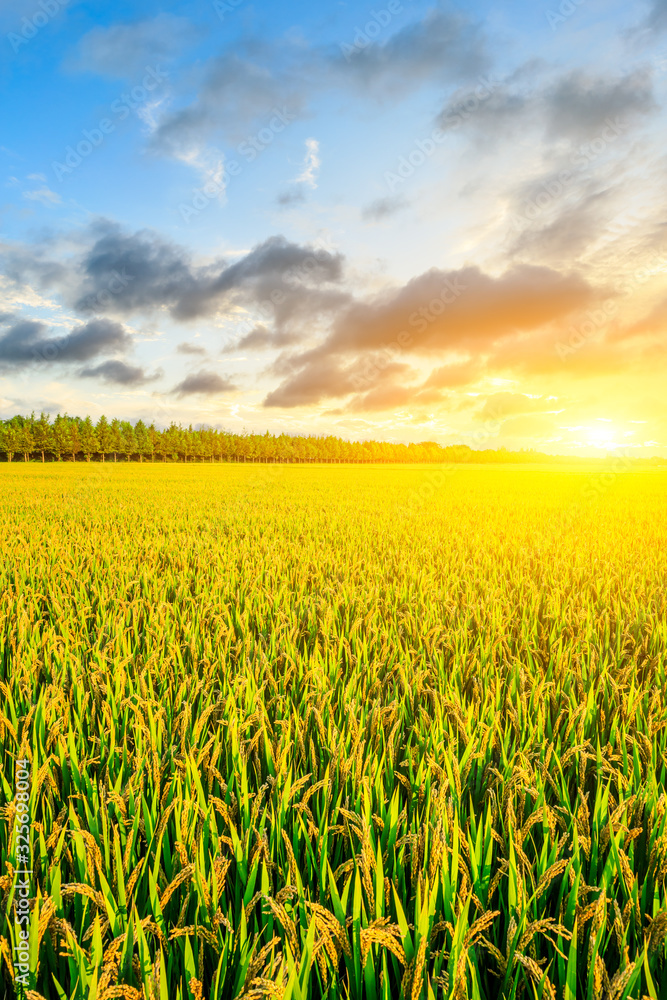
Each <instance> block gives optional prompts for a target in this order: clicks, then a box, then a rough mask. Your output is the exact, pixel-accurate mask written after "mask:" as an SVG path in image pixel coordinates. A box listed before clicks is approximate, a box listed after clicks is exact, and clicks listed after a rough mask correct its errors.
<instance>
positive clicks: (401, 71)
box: [152, 5, 489, 156]
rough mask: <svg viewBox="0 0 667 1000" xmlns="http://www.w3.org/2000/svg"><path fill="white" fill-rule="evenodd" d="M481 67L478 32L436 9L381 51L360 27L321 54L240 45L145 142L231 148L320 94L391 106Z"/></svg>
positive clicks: (174, 148)
mask: <svg viewBox="0 0 667 1000" xmlns="http://www.w3.org/2000/svg"><path fill="white" fill-rule="evenodd" d="M488 63H489V56H488V54H487V51H486V48H485V43H484V40H483V36H482V32H481V29H480V27H479V26H478V25H477V24H475V23H473V22H472V21H471V20H470V18H469V17H467V16H466V15H464V14H462V13H459V12H456V11H451V10H445V9H444V7H443V6H441V5H438V6H437V7H435V8H432V9H431V10H430V11H428V12H427V13H426V14H425V15H424V16H423V17H422V18H421V19H420V20H417V21H414V22H413V23H412V24H409V25H407V26H405V27H404V28H401V29H400V30H398V31H396V32H394V33H393V34H391V35H389V37H388V38H387V40H386V41H385V42H384V43H383V44H378V43H375V42H372V41H371V40H370V38H368V37H366V41H364V32H363V26H362V28H361V33H359V32H357V33H356V34H354V35H353V34H352V33H351V35H350V38H349V40H342V41H341V44H340V45H338V46H335V47H331V48H328V49H322V48H320V49H316V48H308V47H307V46H305V45H304V43H303V40H293V39H290V38H289V37H285V38H283V39H282V40H281V45H280V47H279V48H277V47H271V46H268V45H267V44H266V43H264V42H262V41H260V40H258V39H256V38H245V39H243V38H242V39H239V40H238V41H236V42H235V43H234V46H233V48H232V47H230V48H228V49H226V50H224V51H223V52H221V53H220V54H219V55H218V56H217V57H216V58H214V59H213V60H211V62H210V63H209V65H208V67H207V69H206V73H205V77H204V79H203V81H202V83H201V84H200V86H199V88H198V93H197V97H196V99H195V100H194V101H193V102H192V103H191V104H190V105H187V106H186V107H181V108H179V109H178V110H177V111H173V112H172V113H170V114H169V115H167V116H165V118H164V119H163V120H162V122H161V123H160V125H159V127H158V129H157V131H156V133H155V135H154V136H153V140H152V142H153V145H154V147H155V148H157V149H158V150H161V151H163V152H167V153H170V154H172V155H177V156H178V155H183V153H184V152H185V151H186V150H188V149H192V148H198V147H200V146H201V144H202V142H203V141H206V140H207V139H208V138H209V137H210V136H211V135H212V134H214V133H216V134H219V133H220V132H222V134H223V135H225V137H226V138H227V139H228V140H229V141H233V142H237V141H239V140H240V139H243V136H244V131H247V130H248V129H250V128H257V127H260V125H263V126H264V127H267V126H268V127H271V126H270V121H271V119H272V116H273V115H275V109H276V108H277V109H278V110H281V111H283V113H285V115H286V117H287V119H288V121H290V120H294V119H296V118H299V117H302V116H303V115H304V114H305V113H307V111H308V108H309V104H310V101H311V99H312V97H313V96H314V95H315V94H317V93H321V92H323V91H326V90H330V89H336V90H340V89H341V88H343V89H345V88H347V89H351V90H352V91H353V92H354V94H355V97H359V96H362V97H364V98H367V99H368V98H370V99H373V100H380V101H384V100H387V99H391V100H393V101H397V100H399V99H402V98H404V97H406V96H407V95H409V94H410V93H412V92H413V91H414V90H415V89H416V88H417V87H419V86H421V85H422V84H432V83H442V84H445V83H448V82H451V81H452V80H455V81H461V80H472V79H475V78H476V77H477V76H478V75H479V73H481V72H482V71H483V70H484V69H485V68H486V67H487V65H488ZM277 131H282V128H280V129H277Z"/></svg>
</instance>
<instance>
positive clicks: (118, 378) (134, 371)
mask: <svg viewBox="0 0 667 1000" xmlns="http://www.w3.org/2000/svg"><path fill="white" fill-rule="evenodd" d="M79 376H80V377H81V378H99V379H101V380H102V381H103V382H109V383H111V384H113V385H144V384H145V383H146V382H155V381H156V379H159V378H161V377H162V372H156V373H154V374H153V375H148V374H147V373H146V371H145V370H144V369H143V368H139V367H136V366H134V365H128V364H126V362H125V361H104V362H102V364H101V365H97V367H96V368H83V369H82V370H81V371H80V372H79Z"/></svg>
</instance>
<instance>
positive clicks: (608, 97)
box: [544, 70, 657, 140]
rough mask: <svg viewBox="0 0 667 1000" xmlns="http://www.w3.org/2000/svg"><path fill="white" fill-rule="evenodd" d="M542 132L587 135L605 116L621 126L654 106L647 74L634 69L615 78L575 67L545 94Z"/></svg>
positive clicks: (574, 136)
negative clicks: (595, 75)
mask: <svg viewBox="0 0 667 1000" xmlns="http://www.w3.org/2000/svg"><path fill="white" fill-rule="evenodd" d="M544 104H545V109H544V110H545V116H546V117H545V124H546V133H547V135H548V136H551V137H554V138H567V139H577V140H584V139H591V138H593V137H594V136H595V134H596V132H597V131H598V130H599V129H600V128H601V127H602V126H604V124H605V122H606V121H607V120H608V119H611V120H613V121H618V122H619V123H620V124H621V125H623V126H624V127H625V128H627V127H629V124H630V122H631V121H632V120H633V119H635V118H637V117H638V116H642V115H646V114H648V113H649V112H650V111H653V110H655V108H656V107H657V105H656V103H655V100H654V98H653V88H652V85H651V78H650V75H649V74H648V73H647V72H644V71H641V70H638V71H636V72H634V73H630V74H628V75H627V76H624V77H621V78H620V79H618V80H607V79H604V78H592V77H590V76H588V75H587V74H585V73H582V72H580V71H579V70H575V71H573V72H572V73H570V74H568V75H567V76H565V77H563V78H562V79H561V80H560V81H559V82H558V83H557V84H556V85H555V86H554V87H553V88H551V89H550V90H549V91H547V93H546V94H545V100H544Z"/></svg>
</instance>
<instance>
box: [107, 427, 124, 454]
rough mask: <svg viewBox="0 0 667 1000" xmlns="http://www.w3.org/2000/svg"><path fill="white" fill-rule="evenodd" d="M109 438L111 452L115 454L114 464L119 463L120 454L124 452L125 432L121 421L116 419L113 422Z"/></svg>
mask: <svg viewBox="0 0 667 1000" xmlns="http://www.w3.org/2000/svg"><path fill="white" fill-rule="evenodd" d="M109 437H110V440H111V451H112V452H113V460H114V462H116V461H118V452H119V451H120V452H122V450H123V431H122V428H121V425H120V420H116V419H115V418H114V419H113V420H112V421H111V427H110V428H109Z"/></svg>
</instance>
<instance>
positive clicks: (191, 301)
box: [5, 221, 350, 329]
mask: <svg viewBox="0 0 667 1000" xmlns="http://www.w3.org/2000/svg"><path fill="white" fill-rule="evenodd" d="M85 238H87V240H88V243H89V244H90V245H89V246H88V247H87V249H85V250H84V251H83V252H82V253H81V254H80V255H79V256H78V257H77V258H75V259H74V260H73V261H72V262H71V263H70V265H69V266H68V267H65V266H64V265H61V264H59V263H53V262H52V261H50V260H48V259H46V258H45V257H44V255H43V254H42V253H41V252H40V251H37V250H36V251H35V252H33V253H31V252H30V251H29V250H28V249H26V248H13V249H8V250H5V258H6V261H7V269H8V272H9V273H10V275H11V276H12V277H13V278H14V279H15V280H17V281H26V280H28V279H36V280H37V281H38V283H39V284H40V286H41V287H56V288H58V289H59V290H62V292H63V294H64V295H65V297H66V298H67V300H68V302H71V304H72V306H73V308H75V309H76V310H77V311H80V312H83V313H87V312H90V311H91V310H99V311H103V312H104V313H107V314H108V313H111V314H114V315H121V316H124V315H129V314H132V313H134V312H144V313H150V312H154V311H156V310H160V309H166V310H167V311H168V312H169V313H170V314H171V316H172V317H173V318H174V319H178V320H192V319H197V318H199V317H202V316H207V315H214V314H215V313H217V312H221V311H225V310H229V309H231V308H232V307H233V306H237V305H241V306H244V307H254V308H259V309H260V311H262V313H263V314H266V315H270V316H271V318H272V319H273V320H274V322H275V325H276V327H277V328H278V329H288V328H289V327H290V326H295V325H297V324H299V323H303V321H304V320H307V321H308V322H312V321H313V320H314V319H315V317H317V315H318V314H328V313H330V312H331V311H332V310H335V309H337V308H339V307H340V306H341V305H342V304H344V303H346V302H347V301H349V299H350V296H349V295H347V294H346V293H343V292H341V291H340V290H338V289H335V288H332V287H331V286H334V285H336V284H338V283H339V282H340V281H341V279H342V275H343V257H342V255H340V254H338V253H331V252H329V251H327V250H325V249H322V248H319V247H313V246H309V245H303V246H302V245H299V244H296V243H291V242H289V241H288V240H286V239H285V238H284V237H282V236H272V237H270V238H269V239H267V240H265V241H264V242H263V243H261V244H259V245H258V246H256V247H255V248H254V249H253V250H251V251H250V252H249V253H248V254H246V255H245V256H244V257H242V258H240V259H238V260H236V261H234V262H233V263H231V264H230V263H229V262H228V261H224V260H220V261H216V262H214V263H212V264H209V265H195V264H194V263H193V262H192V259H191V257H190V255H189V254H188V252H187V251H186V250H185V249H184V248H183V247H180V246H177V245H176V244H172V243H168V242H167V241H165V240H163V239H162V238H161V237H160V236H159V235H157V234H155V233H152V232H149V231H145V230H144V231H140V232H136V233H126V232H125V231H123V230H122V229H121V227H120V226H118V225H116V224H115V223H111V222H108V221H102V222H99V223H97V224H96V225H95V226H94V227H92V229H91V230H90V231H89V232H88V233H87V234H86V236H85V237H84V239H85Z"/></svg>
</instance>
